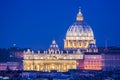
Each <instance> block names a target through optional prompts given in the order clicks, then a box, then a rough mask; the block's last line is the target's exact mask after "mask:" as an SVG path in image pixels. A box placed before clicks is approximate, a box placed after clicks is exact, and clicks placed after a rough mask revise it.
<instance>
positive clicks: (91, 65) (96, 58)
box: [84, 53, 102, 70]
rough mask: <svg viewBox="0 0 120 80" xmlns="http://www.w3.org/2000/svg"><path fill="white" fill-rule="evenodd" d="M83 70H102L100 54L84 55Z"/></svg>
mask: <svg viewBox="0 0 120 80" xmlns="http://www.w3.org/2000/svg"><path fill="white" fill-rule="evenodd" d="M84 70H102V55H101V53H85V55H84Z"/></svg>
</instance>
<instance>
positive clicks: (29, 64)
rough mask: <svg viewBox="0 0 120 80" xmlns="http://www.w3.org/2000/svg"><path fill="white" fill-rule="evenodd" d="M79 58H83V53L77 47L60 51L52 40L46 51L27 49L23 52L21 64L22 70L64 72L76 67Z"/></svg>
mask: <svg viewBox="0 0 120 80" xmlns="http://www.w3.org/2000/svg"><path fill="white" fill-rule="evenodd" d="M80 60H83V54H82V53H81V52H80V50H79V49H78V50H77V51H74V52H68V51H60V50H59V48H58V45H57V44H56V42H55V40H53V41H52V44H51V45H50V48H49V49H48V51H44V52H40V51H38V52H37V53H34V52H33V51H30V49H28V50H27V51H26V52H25V53H24V61H23V65H24V70H35V71H46V72H50V71H51V70H57V71H59V72H66V71H68V70H69V69H77V67H78V65H79V61H80Z"/></svg>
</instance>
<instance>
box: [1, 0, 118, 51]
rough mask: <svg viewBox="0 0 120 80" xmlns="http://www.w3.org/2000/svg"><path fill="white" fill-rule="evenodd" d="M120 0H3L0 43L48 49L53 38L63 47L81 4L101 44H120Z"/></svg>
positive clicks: (2, 45)
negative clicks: (67, 32)
mask: <svg viewBox="0 0 120 80" xmlns="http://www.w3.org/2000/svg"><path fill="white" fill-rule="evenodd" d="M119 2H120V1H117V0H115V1H113V0H109V1H103V0H101V1H95V0H93V1H86V0H85V1H82V0H81V1H79V0H70V1H68V0H66V1H64V0H61V1H55V0H53V1H49V0H45V1H32V0H29V1H23V0H22V1H7V2H6V1H1V2H0V4H1V5H0V7H1V8H0V10H1V13H0V17H1V18H0V21H1V23H0V26H1V32H0V36H1V39H0V44H1V45H0V47H1V48H8V47H10V46H12V44H16V45H17V46H18V47H30V48H33V49H39V48H42V49H48V48H49V45H50V44H51V42H52V40H56V42H57V43H58V45H59V46H60V48H63V43H64V39H65V36H66V31H67V29H68V28H69V27H70V25H71V24H72V23H74V22H75V19H76V15H77V13H78V8H79V6H80V7H81V11H82V13H83V17H84V19H85V21H86V22H87V23H88V24H89V25H90V26H91V28H92V29H93V32H94V35H95V39H96V43H97V46H105V42H106V40H107V44H108V46H120V35H119V29H120V27H119V25H120V23H119V18H120V15H119V13H120V6H119Z"/></svg>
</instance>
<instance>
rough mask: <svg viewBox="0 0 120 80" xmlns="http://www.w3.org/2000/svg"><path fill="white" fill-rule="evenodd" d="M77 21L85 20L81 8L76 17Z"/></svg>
mask: <svg viewBox="0 0 120 80" xmlns="http://www.w3.org/2000/svg"><path fill="white" fill-rule="evenodd" d="M76 21H83V16H82V12H81V9H80V8H79V11H78V14H77V17H76Z"/></svg>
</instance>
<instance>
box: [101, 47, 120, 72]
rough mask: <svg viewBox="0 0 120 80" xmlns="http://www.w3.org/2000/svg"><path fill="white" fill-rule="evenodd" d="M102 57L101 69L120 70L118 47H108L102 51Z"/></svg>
mask: <svg viewBox="0 0 120 80" xmlns="http://www.w3.org/2000/svg"><path fill="white" fill-rule="evenodd" d="M102 58H103V65H102V66H103V70H105V71H111V70H120V48H119V49H117V48H116V49H115V50H111V49H108V50H107V51H104V52H103V54H102Z"/></svg>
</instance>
